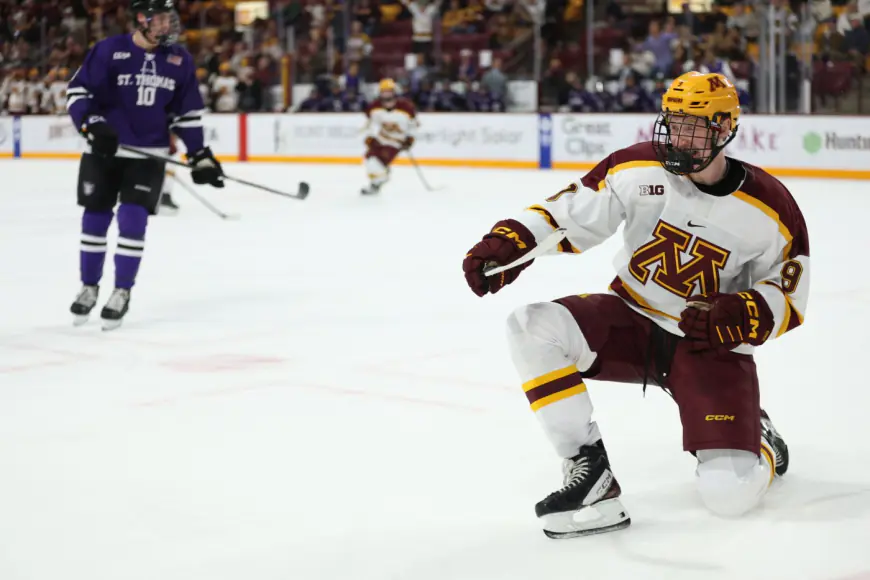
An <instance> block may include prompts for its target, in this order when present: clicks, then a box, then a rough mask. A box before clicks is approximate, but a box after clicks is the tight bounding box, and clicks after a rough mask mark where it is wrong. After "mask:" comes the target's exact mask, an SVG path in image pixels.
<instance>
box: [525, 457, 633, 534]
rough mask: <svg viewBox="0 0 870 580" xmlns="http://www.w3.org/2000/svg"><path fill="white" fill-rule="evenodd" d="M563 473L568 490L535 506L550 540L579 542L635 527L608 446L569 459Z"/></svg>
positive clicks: (557, 492) (550, 496)
mask: <svg viewBox="0 0 870 580" xmlns="http://www.w3.org/2000/svg"><path fill="white" fill-rule="evenodd" d="M562 472H563V473H564V474H565V487H563V488H562V489H560V490H559V491H556V492H554V493H551V494H550V495H548V496H547V497H546V498H545V499H544V500H542V501H540V502H538V504H537V505H536V506H535V513H536V514H537V516H538V518H539V519H540V520H541V521H542V522H543V524H544V533H545V534H546V535H547V536H548V537H550V538H556V539H564V538H576V537H578V536H588V535H592V534H601V533H604V532H613V531H616V530H621V529H623V528H627V527H628V526H629V525H630V524H631V518H629V517H628V512H626V511H625V508H623V507H622V502H620V501H619V496H620V494H621V493H622V490H621V489H620V488H619V483H617V481H616V478H615V477H614V476H613V472H612V471H611V470H610V461H609V460H608V458H607V450H605V449H604V443H603V442H602V441H600V440H599V441H598V442H597V443H595V444H594V445H585V446H583V447H581V448H580V452H579V453H578V454H577V455H575V456H574V457H572V458H571V459H566V460H565V462H564V464H563V466H562Z"/></svg>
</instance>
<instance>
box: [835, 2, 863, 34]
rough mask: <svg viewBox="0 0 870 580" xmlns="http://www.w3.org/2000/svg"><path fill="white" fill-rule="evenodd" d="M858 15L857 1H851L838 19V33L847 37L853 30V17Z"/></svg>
mask: <svg viewBox="0 0 870 580" xmlns="http://www.w3.org/2000/svg"><path fill="white" fill-rule="evenodd" d="M858 13H859V12H858V2H857V0H850V1H849V3H848V4H846V7H845V8H844V9H843V12H842V13H841V14H840V17H839V18H837V32H839V33H840V34H842V35H843V36H845V35H846V33H847V32H849V31H850V30H852V15H853V14H858Z"/></svg>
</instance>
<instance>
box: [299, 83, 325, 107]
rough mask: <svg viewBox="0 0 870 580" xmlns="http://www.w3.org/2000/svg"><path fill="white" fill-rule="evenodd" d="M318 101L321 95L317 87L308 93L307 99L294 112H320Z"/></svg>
mask: <svg viewBox="0 0 870 580" xmlns="http://www.w3.org/2000/svg"><path fill="white" fill-rule="evenodd" d="M320 100H321V95H320V91H319V90H318V88H317V86H316V85H315V86H314V87H312V89H311V92H310V93H308V97H307V98H306V99H305V100H304V101H302V102H301V103H299V106H298V107H297V108H296V110H297V111H298V112H300V113H314V112H315V111H319V110H320Z"/></svg>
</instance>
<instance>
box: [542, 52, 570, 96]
mask: <svg viewBox="0 0 870 580" xmlns="http://www.w3.org/2000/svg"><path fill="white" fill-rule="evenodd" d="M565 78H566V76H565V71H564V70H563V69H562V61H561V60H559V59H558V58H552V59H550V63H549V64H548V65H547V70H546V71H545V72H544V75H543V79H542V80H541V86H540V93H541V101H542V102H544V103H563V102H565V101H566V96H565V95H566V93H567V92H568V85H567V83H566V81H565Z"/></svg>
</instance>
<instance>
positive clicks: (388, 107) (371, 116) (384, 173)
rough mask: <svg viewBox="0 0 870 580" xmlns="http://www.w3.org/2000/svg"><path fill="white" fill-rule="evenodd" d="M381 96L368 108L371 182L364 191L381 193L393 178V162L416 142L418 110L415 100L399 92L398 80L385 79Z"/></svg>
mask: <svg viewBox="0 0 870 580" xmlns="http://www.w3.org/2000/svg"><path fill="white" fill-rule="evenodd" d="M378 90H379V94H378V98H377V99H376V100H375V101H374V102H373V103H372V104H371V105H369V107H368V108H367V109H366V117H368V127H367V131H366V140H365V145H366V153H365V168H366V173H368V177H369V181H370V185H369V186H368V187H366V188H363V190H362V191H361V193H363V194H372V193H377V192H378V191H379V190H380V189H381V187H383V185H384V184H385V183H386V182H387V180H389V178H390V164H391V163H392V162H393V160H394V159H395V158H396V156H397V155H398V154H399V153H400V152H401V151H403V150H406V149H410V148H411V146H413V145H414V132H415V131H416V129H417V111H416V109H415V108H414V103H412V102H411V101H410V100H408V99H405V98H402V97H399V96H398V95H397V94H396V83H395V82H393V80H392V79H384V80H382V81H381V82H380V85H379V87H378Z"/></svg>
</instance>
